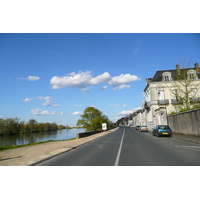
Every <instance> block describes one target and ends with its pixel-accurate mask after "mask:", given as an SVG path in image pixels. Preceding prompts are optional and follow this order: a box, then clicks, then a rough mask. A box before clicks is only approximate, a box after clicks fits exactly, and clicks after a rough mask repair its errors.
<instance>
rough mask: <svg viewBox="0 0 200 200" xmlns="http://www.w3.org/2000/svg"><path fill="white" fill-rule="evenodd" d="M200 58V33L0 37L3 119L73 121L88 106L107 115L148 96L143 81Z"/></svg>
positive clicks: (130, 109) (116, 115)
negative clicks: (185, 61)
mask: <svg viewBox="0 0 200 200" xmlns="http://www.w3.org/2000/svg"><path fill="white" fill-rule="evenodd" d="M184 58H186V59H187V60H192V63H195V62H200V34H178V33H177V34H168V33H166V34H147V33H146V34H145V33H144V34H139V33H138V34H137V33H124V34H122V33H110V34H109V33H104V34H103V33H90V34H87V33H77V34H75V33H60V34H57V33H54V34H50V33H44V34H29V33H24V34H15V33H10V34H3V33H1V34H0V66H1V67H0V68H1V73H0V81H1V83H0V92H1V97H0V116H1V118H4V119H5V118H10V117H12V118H13V117H18V118H20V120H25V121H28V120H29V119H36V120H37V121H38V122H56V123H58V124H63V125H69V126H75V125H76V122H77V120H78V119H80V114H81V113H82V112H83V111H84V109H85V108H86V107H88V106H94V107H95V108H97V109H99V110H101V111H102V112H103V113H104V114H105V115H107V116H108V117H109V119H110V120H113V121H116V120H117V119H118V118H121V117H123V116H126V115H128V114H129V113H131V112H133V111H134V110H135V109H138V108H139V107H140V106H141V103H142V101H144V100H145V97H144V96H143V90H144V88H145V84H146V83H145V79H146V78H151V77H153V75H154V74H155V72H156V70H162V69H163V70H164V69H174V68H175V65H176V64H178V63H179V62H180V60H182V59H184Z"/></svg>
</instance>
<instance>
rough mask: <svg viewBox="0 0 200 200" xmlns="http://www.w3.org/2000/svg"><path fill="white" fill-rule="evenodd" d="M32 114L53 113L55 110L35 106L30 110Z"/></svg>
mask: <svg viewBox="0 0 200 200" xmlns="http://www.w3.org/2000/svg"><path fill="white" fill-rule="evenodd" d="M31 112H32V115H55V114H56V112H54V111H52V112H51V111H48V110H42V109H40V108H35V109H33V110H31Z"/></svg>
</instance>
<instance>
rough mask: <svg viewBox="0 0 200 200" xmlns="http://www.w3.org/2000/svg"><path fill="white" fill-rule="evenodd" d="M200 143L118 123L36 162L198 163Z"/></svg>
mask: <svg viewBox="0 0 200 200" xmlns="http://www.w3.org/2000/svg"><path fill="white" fill-rule="evenodd" d="M199 155H200V145H198V144H193V143H190V142H186V141H181V140H178V139H175V138H173V137H172V138H168V137H167V138H166V137H159V138H157V137H153V136H152V135H151V134H150V133H149V132H139V131H136V130H135V129H134V128H130V127H120V128H119V129H118V130H116V131H114V132H112V133H109V134H107V135H105V136H103V137H100V138H98V139H95V140H93V141H91V142H89V143H86V144H84V145H82V146H80V147H77V148H76V149H73V150H71V151H68V152H66V153H63V154H61V155H59V156H56V157H54V158H52V159H49V160H46V161H44V162H42V163H40V164H38V165H40V166H200V156H199Z"/></svg>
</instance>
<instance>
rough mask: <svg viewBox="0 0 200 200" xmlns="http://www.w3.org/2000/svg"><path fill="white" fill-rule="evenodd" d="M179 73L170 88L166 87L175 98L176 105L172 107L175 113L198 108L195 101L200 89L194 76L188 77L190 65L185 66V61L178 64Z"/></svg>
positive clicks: (199, 84)
mask: <svg viewBox="0 0 200 200" xmlns="http://www.w3.org/2000/svg"><path fill="white" fill-rule="evenodd" d="M180 65H181V68H182V69H181V70H180V73H179V74H178V73H177V74H176V77H175V80H174V81H173V83H172V85H171V86H168V88H169V90H170V93H171V94H172V95H173V96H175V98H176V101H177V103H178V105H174V107H175V108H176V110H177V112H184V111H188V110H192V109H194V108H195V107H199V105H200V102H199V101H196V102H195V101H194V100H195V99H196V94H197V91H198V90H199V89H200V82H199V81H197V80H198V77H197V76H196V75H195V74H191V75H189V73H188V71H189V70H191V67H190V64H187V65H185V61H181V62H180Z"/></svg>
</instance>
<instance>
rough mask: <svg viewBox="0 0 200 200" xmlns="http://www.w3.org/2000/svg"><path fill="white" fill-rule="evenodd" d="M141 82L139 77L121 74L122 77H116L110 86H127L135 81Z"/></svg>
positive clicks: (110, 82)
mask: <svg viewBox="0 0 200 200" xmlns="http://www.w3.org/2000/svg"><path fill="white" fill-rule="evenodd" d="M138 80H140V79H139V78H138V77H137V76H135V75H131V74H121V75H120V76H114V77H113V78H112V79H111V80H110V81H109V84H110V85H112V86H113V87H115V86H119V85H124V84H125V85H127V84H129V83H131V82H133V81H138Z"/></svg>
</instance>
